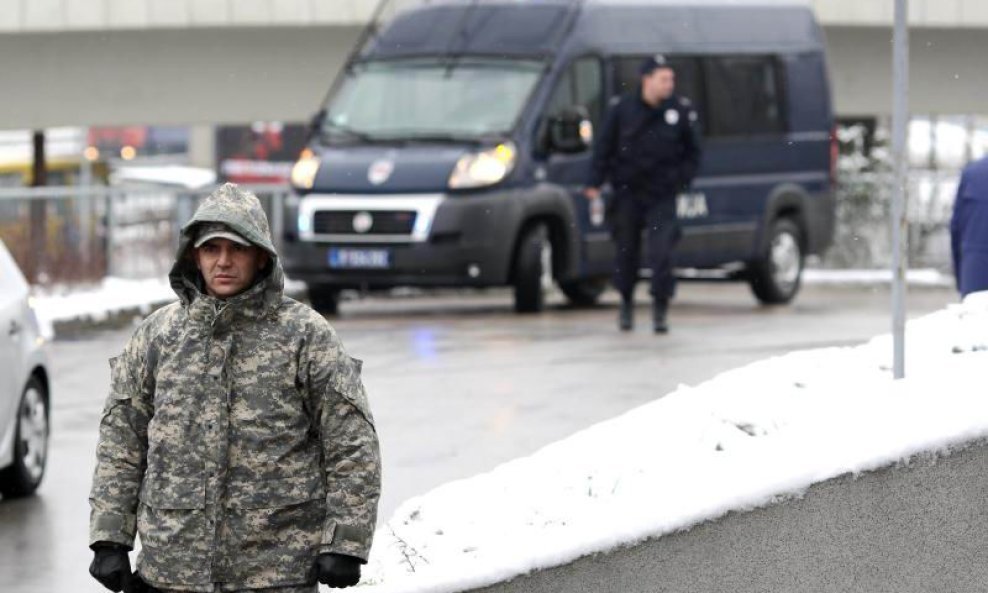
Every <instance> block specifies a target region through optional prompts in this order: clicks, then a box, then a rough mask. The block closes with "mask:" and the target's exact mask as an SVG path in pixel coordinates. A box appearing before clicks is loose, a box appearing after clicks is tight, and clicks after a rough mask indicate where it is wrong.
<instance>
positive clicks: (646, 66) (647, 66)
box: [638, 54, 672, 76]
mask: <svg viewBox="0 0 988 593" xmlns="http://www.w3.org/2000/svg"><path fill="white" fill-rule="evenodd" d="M661 68H672V65H671V64H669V60H667V59H666V57H665V56H664V55H662V54H655V55H654V56H649V57H647V58H645V60H644V61H642V63H641V66H639V68H638V73H639V74H641V75H642V76H648V75H649V74H651V73H653V72H655V71H656V70H659V69H661Z"/></svg>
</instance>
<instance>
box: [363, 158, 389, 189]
mask: <svg viewBox="0 0 988 593" xmlns="http://www.w3.org/2000/svg"><path fill="white" fill-rule="evenodd" d="M394 170H395V163H394V161H392V160H390V159H381V160H379V161H374V162H373V163H371V166H370V167H369V168H368V169H367V181H370V182H371V184H372V185H381V184H382V183H384V182H385V181H387V180H388V179H390V178H391V173H393V172H394Z"/></svg>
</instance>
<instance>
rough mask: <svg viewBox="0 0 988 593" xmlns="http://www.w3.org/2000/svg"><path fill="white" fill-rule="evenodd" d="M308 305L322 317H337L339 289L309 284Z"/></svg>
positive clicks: (338, 311)
mask: <svg viewBox="0 0 988 593" xmlns="http://www.w3.org/2000/svg"><path fill="white" fill-rule="evenodd" d="M308 290H309V303H310V304H311V305H312V308H313V309H315V310H316V311H318V312H319V313H322V314H323V315H331V316H333V315H339V313H340V289H338V288H333V287H332V286H320V285H318V284H309V285H308Z"/></svg>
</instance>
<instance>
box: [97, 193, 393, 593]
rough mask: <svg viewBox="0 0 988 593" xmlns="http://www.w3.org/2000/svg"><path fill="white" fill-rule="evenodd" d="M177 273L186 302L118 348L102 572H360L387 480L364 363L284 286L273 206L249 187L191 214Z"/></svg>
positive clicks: (230, 584)
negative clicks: (133, 562) (133, 557)
mask: <svg viewBox="0 0 988 593" xmlns="http://www.w3.org/2000/svg"><path fill="white" fill-rule="evenodd" d="M210 258H212V259H210ZM236 258H240V260H237V259H236ZM244 258H247V259H244ZM235 260H236V261H235ZM237 261H239V262H241V264H242V263H243V262H245V261H246V262H248V264H249V266H250V267H244V266H243V265H241V266H240V267H239V268H238V267H237V266H238V265H240V264H238V263H237ZM231 262H232V263H231ZM169 279H170V281H171V285H172V287H173V288H174V289H175V292H176V293H178V296H179V302H177V303H174V304H172V305H169V306H166V307H164V308H162V309H159V310H158V311H156V312H155V313H154V314H152V315H151V316H150V317H148V318H147V319H146V320H145V321H144V322H143V323H142V324H141V326H140V327H139V328H138V329H137V330H136V332H135V333H134V336H133V337H132V338H131V340H130V342H129V343H128V344H127V346H126V347H125V348H124V351H123V353H122V354H121V355H120V356H118V357H116V358H113V359H111V360H110V367H111V376H112V385H111V388H110V394H109V397H108V398H107V401H106V405H105V407H104V409H103V415H102V421H101V423H100V438H99V445H98V447H97V464H96V471H95V475H94V478H93V487H92V493H91V495H90V506H91V508H92V513H91V518H90V547H92V548H93V550H94V551H95V552H96V557H95V559H94V561H93V565H92V566H91V567H90V572H91V573H92V574H93V576H94V577H96V578H97V579H98V580H100V582H101V583H103V584H104V585H105V586H107V587H108V588H110V589H111V590H114V591H119V590H121V589H124V590H130V591H138V590H141V589H142V588H145V587H146V586H148V585H149V586H151V587H153V588H156V589H160V590H164V591H172V590H176V591H203V592H205V591H210V592H212V591H242V590H258V589H273V590H274V591H278V592H279V593H288V592H296V591H299V592H301V591H306V592H314V591H315V590H316V587H317V586H318V585H317V584H316V582H317V581H319V582H322V583H324V584H328V585H330V586H334V587H345V586H349V585H353V584H356V582H357V581H358V580H359V578H360V564H362V563H365V562H366V560H367V556H368V553H369V551H370V547H371V538H372V535H373V531H374V526H375V521H376V514H377V503H378V498H379V496H380V480H381V473H380V455H379V449H378V441H377V435H376V432H375V429H374V420H373V417H372V416H371V412H370V409H369V407H368V403H367V397H366V394H365V391H364V387H363V384H362V383H361V379H360V367H361V362H360V361H359V360H356V359H353V358H351V357H350V356H348V355H347V353H346V351H345V350H344V349H343V344H342V343H341V342H340V339H339V338H338V337H337V335H336V333H335V332H334V331H333V329H332V327H330V325H329V323H328V322H327V321H326V320H325V319H324V318H323V317H321V316H320V315H318V314H317V313H315V312H314V311H313V310H312V309H311V308H309V307H307V306H305V305H303V304H301V303H298V302H297V301H295V300H293V299H290V298H288V297H286V296H284V294H283V286H284V275H283V273H282V269H281V264H280V263H279V260H278V255H277V253H276V252H275V249H274V245H273V244H272V241H271V233H270V231H269V229H268V222H267V218H266V217H265V215H264V211H263V210H262V209H261V204H260V202H259V201H258V199H257V198H256V197H255V196H254V195H252V194H250V193H247V192H245V191H243V190H241V189H239V188H238V187H237V186H235V185H232V184H227V185H224V186H223V187H221V188H219V189H218V190H217V191H216V192H214V193H213V194H212V195H211V196H209V197H208V198H207V199H206V200H205V201H204V202H203V204H202V206H201V207H200V208H199V209H198V210H197V211H196V213H195V215H194V216H193V218H192V220H191V221H190V222H189V223H188V224H187V225H185V227H183V229H182V233H181V238H180V244H179V248H178V255H177V258H176V262H175V265H174V267H173V268H172V271H171V273H170V274H169ZM135 532H136V533H139V534H140V536H141V537H140V539H141V551H140V554H139V557H138V561H137V566H138V571H137V573H136V574H134V575H133V576H132V575H131V573H130V564H129V561H128V557H127V551H128V550H130V549H131V548H132V546H133V543H134V535H135ZM138 575H139V576H138ZM145 590H146V589H145Z"/></svg>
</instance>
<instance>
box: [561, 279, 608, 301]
mask: <svg viewBox="0 0 988 593" xmlns="http://www.w3.org/2000/svg"><path fill="white" fill-rule="evenodd" d="M559 288H560V289H561V290H562V291H563V294H565V295H566V298H567V299H569V302H570V304H571V305H573V306H574V307H592V306H594V305H596V304H597V301H598V300H600V295H602V294H604V291H605V290H607V279H606V278H587V279H585V280H575V281H572V282H560V283H559Z"/></svg>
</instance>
